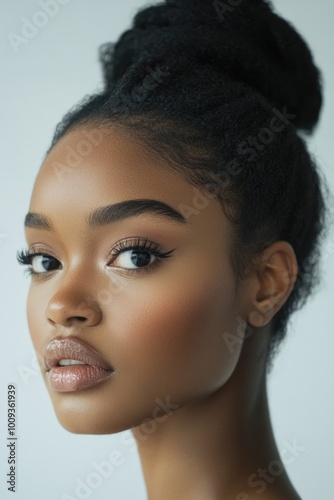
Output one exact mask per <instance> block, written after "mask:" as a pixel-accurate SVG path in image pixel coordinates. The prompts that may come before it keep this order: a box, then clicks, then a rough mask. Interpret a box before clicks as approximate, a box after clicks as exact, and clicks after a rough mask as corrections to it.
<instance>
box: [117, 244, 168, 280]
mask: <svg viewBox="0 0 334 500" xmlns="http://www.w3.org/2000/svg"><path fill="white" fill-rule="evenodd" d="M174 250H175V248H174V249H173V250H170V251H169V252H165V253H163V252H161V248H160V247H159V245H157V244H156V243H152V242H148V241H147V239H145V240H144V241H141V240H140V238H136V239H135V240H132V241H131V240H130V241H129V239H125V240H122V241H120V242H118V243H117V244H116V245H115V247H114V249H113V251H112V256H113V257H114V258H113V259H112V263H115V262H117V265H116V266H115V267H121V268H124V269H126V270H129V271H135V272H139V271H150V270H153V269H154V268H155V267H156V266H157V265H158V264H159V261H161V260H162V259H165V258H167V257H171V255H170V254H171V252H173V251H174ZM152 258H153V259H152Z"/></svg>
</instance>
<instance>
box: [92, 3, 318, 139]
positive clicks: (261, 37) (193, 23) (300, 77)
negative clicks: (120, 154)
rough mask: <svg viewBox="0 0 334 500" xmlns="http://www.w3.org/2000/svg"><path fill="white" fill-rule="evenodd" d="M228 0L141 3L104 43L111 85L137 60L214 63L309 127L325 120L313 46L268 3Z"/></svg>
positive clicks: (181, 65) (186, 68)
mask: <svg viewBox="0 0 334 500" xmlns="http://www.w3.org/2000/svg"><path fill="white" fill-rule="evenodd" d="M234 3H237V2H234ZM226 5H228V6H229V4H226V3H225V2H211V1H207V0H166V1H165V2H162V3H159V4H157V5H154V6H149V7H144V8H143V9H141V10H140V11H139V12H137V14H136V15H135V17H134V19H133V24H132V28H131V29H130V30H127V31H125V32H124V33H123V34H122V35H121V37H120V38H119V40H118V41H117V43H116V44H115V45H112V46H111V45H110V46H109V47H108V45H106V46H103V47H101V50H100V60H101V62H102V64H103V70H104V76H105V81H106V85H107V87H108V86H111V85H113V84H114V83H116V82H117V81H118V80H119V79H120V78H121V77H122V76H123V74H124V73H125V72H126V71H127V69H128V68H129V67H130V66H131V65H132V64H134V63H143V62H144V63H145V62H146V63H148V62H151V63H152V62H154V61H156V62H159V61H165V62H166V61H168V62H169V66H170V67H171V68H173V67H175V68H177V70H178V71H187V72H189V71H191V67H193V65H194V64H197V65H200V64H202V65H207V64H210V65H211V66H213V67H214V68H215V69H216V70H217V78H218V79H219V77H220V75H222V74H224V75H228V76H229V77H230V78H232V79H237V80H239V81H240V80H241V81H243V82H245V83H247V84H248V85H249V86H250V87H252V88H253V89H255V90H257V91H258V92H259V93H261V94H262V95H263V96H265V97H266V98H267V99H268V100H269V101H270V102H271V103H272V104H273V105H275V106H278V107H280V108H281V109H282V108H283V107H286V109H287V112H288V113H289V114H293V115H296V117H295V118H294V119H293V120H292V123H293V124H294V125H295V126H296V127H297V128H300V129H303V130H306V131H309V132H310V131H311V130H312V129H313V127H314V125H315V124H316V123H317V121H318V118H319V113H320V109H321V105H322V89H321V74H320V72H319V70H318V68H317V67H316V66H315V64H314V62H313V58H312V54H311V52H310V50H309V48H308V46H307V44H306V43H305V41H304V40H303V39H302V38H301V36H300V35H299V33H298V32H297V31H296V30H295V29H294V27H293V26H292V25H291V24H289V23H288V22H287V21H285V20H284V19H283V18H281V17H280V16H279V15H278V14H276V13H274V12H273V10H272V7H271V5H270V3H269V2H268V1H265V0H241V1H240V2H239V5H238V6H235V7H230V8H227V7H226ZM223 6H225V7H223ZM185 61H186V64H185Z"/></svg>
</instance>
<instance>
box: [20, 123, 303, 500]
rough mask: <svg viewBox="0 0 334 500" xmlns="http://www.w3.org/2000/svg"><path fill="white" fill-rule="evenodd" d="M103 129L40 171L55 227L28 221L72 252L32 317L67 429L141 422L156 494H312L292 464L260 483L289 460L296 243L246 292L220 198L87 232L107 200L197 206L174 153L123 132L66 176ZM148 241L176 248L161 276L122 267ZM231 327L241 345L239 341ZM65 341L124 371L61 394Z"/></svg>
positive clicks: (44, 239) (35, 236) (256, 270)
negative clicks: (52, 351) (273, 341)
mask: <svg viewBox="0 0 334 500" xmlns="http://www.w3.org/2000/svg"><path fill="white" fill-rule="evenodd" d="M94 128H95V129H96V126H95V127H94V126H93V125H92V126H88V125H85V126H81V127H78V128H77V129H75V130H72V131H70V132H68V133H67V134H66V135H65V136H64V137H63V138H62V139H61V140H60V141H59V142H58V143H57V144H56V145H55V147H54V148H53V149H52V151H51V152H50V153H49V155H48V156H47V157H46V159H45V160H44V162H43V164H42V167H41V169H40V172H39V173H38V176H37V178H36V182H35V185H34V189H33V193H32V197H31V202H30V207H29V211H30V212H39V213H42V214H44V215H46V216H47V217H49V218H50V219H51V221H52V222H53V224H54V225H55V228H56V232H55V233H52V232H50V231H46V230H40V229H32V228H27V229H26V239H27V242H28V245H29V250H33V249H34V248H36V247H38V251H40V250H41V247H42V248H43V251H45V253H46V254H48V255H51V256H54V257H55V258H57V259H58V260H59V268H58V269H57V270H55V271H51V272H49V275H48V276H47V277H38V278H37V279H36V278H32V282H31V286H30V290H29V294H28V302H27V316H28V324H29V330H30V334H31V337H32V341H33V344H34V347H35V350H36V353H37V355H38V358H39V360H40V365H41V370H42V373H43V378H44V381H45V383H46V386H47V389H48V392H49V394H50V397H51V400H52V403H53V406H54V409H55V412H56V415H57V418H58V420H59V422H60V424H61V425H62V426H63V427H64V428H65V429H67V430H68V431H69V432H72V433H79V434H80V433H81V434H86V433H87V434H109V433H117V432H120V431H123V430H126V429H132V433H133V435H134V437H135V438H136V442H137V445H138V451H139V453H140V458H141V463H142V468H143V473H144V478H145V482H146V486H147V492H148V498H149V500H172V499H173V500H174V499H182V500H190V499H191V500H197V499H198V500H204V499H205V500H218V499H219V500H221V499H234V500H249V499H256V498H259V499H260V500H264V499H271V500H274V499H284V500H286V499H299V498H300V497H299V496H298V495H297V493H296V492H295V490H294V488H293V486H292V485H291V483H290V481H289V478H288V476H287V474H286V472H285V470H284V472H283V473H282V474H280V475H278V476H275V477H274V479H273V476H272V475H270V474H269V477H270V480H264V479H263V478H262V481H264V483H265V490H264V491H263V492H261V493H259V491H261V490H260V488H259V486H258V485H257V486H256V487H254V486H250V485H249V484H248V482H247V481H248V478H249V476H250V475H251V474H254V473H256V472H257V469H258V468H259V467H260V468H264V469H268V464H270V462H272V461H273V460H281V457H280V456H279V454H278V451H277V447H276V444H275V440H274V437H273V434H272V428H271V422H270V417H269V412H268V402H267V394H266V381H265V372H264V359H265V358H264V355H265V350H266V346H267V341H268V335H269V322H270V320H271V318H272V317H273V316H274V314H276V312H277V311H278V310H279V309H280V308H281V307H282V305H283V304H284V302H285V301H286V300H287V298H288V296H289V294H290V292H291V289H292V286H293V283H294V280H295V277H296V274H297V263H296V258H295V254H294V251H293V249H292V248H291V246H290V245H289V244H288V243H286V242H284V241H278V242H275V243H274V244H272V245H271V246H269V247H267V248H266V249H265V250H264V251H263V252H262V254H261V255H260V256H259V260H258V263H257V265H256V266H254V267H253V268H252V269H250V271H249V273H248V275H247V277H246V278H245V279H244V280H243V281H242V282H241V283H240V284H239V286H238V287H236V279H235V276H234V273H233V270H232V266H231V262H230V255H231V253H230V252H231V251H232V250H231V249H232V248H233V240H232V228H231V226H230V223H229V222H228V220H227V219H226V217H225V215H224V212H223V210H222V208H221V205H220V204H219V202H218V201H216V200H215V199H214V198H213V197H212V196H211V197H208V203H207V205H206V206H205V208H203V209H201V210H199V211H198V213H197V214H196V215H194V214H192V215H191V216H189V217H188V219H189V223H188V224H181V223H178V222H174V221H172V220H171V221H168V220H166V219H162V218H160V217H159V216H156V215H151V214H141V215H137V216H134V217H130V218H127V219H124V220H122V221H118V222H116V223H113V224H109V225H108V226H105V227H101V228H97V229H94V230H92V229H88V227H87V226H86V223H85V217H86V216H87V215H88V213H89V212H90V211H91V210H93V209H95V208H97V207H101V206H105V205H108V204H111V203H117V202H119V201H123V200H127V199H141V198H151V199H156V200H161V201H163V202H165V203H167V204H169V205H171V206H172V207H174V208H175V209H176V210H178V211H181V210H180V208H179V207H181V206H182V205H181V204H186V205H188V206H189V207H192V206H194V196H195V190H194V187H193V186H192V185H191V184H190V183H188V182H187V181H185V180H184V179H183V178H181V176H180V175H179V174H178V173H176V172H175V171H172V170H171V169H170V168H168V164H167V163H166V161H165V160H162V159H158V158H156V157H155V158H154V155H152V154H150V153H149V151H148V150H147V148H145V147H144V146H143V145H141V144H140V143H139V142H138V141H136V140H134V139H130V138H129V137H128V136H127V135H126V134H124V133H122V134H121V133H120V131H119V130H117V131H116V130H115V129H112V128H111V129H110V130H109V132H108V133H104V134H103V142H101V143H100V144H99V146H98V147H97V146H95V147H93V149H92V151H91V152H90V154H88V155H82V156H81V159H80V162H79V164H78V165H77V166H75V167H66V169H65V170H63V172H62V175H61V176H59V163H60V164H62V165H66V163H67V162H68V154H69V148H73V149H74V150H77V149H78V144H79V142H80V141H82V140H86V141H87V138H86V136H84V135H83V132H84V131H86V132H88V131H91V130H93V129H94ZM57 162H59V163H57ZM57 169H58V170H57ZM57 172H58V174H57ZM137 236H140V237H141V238H148V240H149V241H152V242H154V243H158V244H160V246H161V249H162V251H163V252H166V251H169V250H172V249H173V248H175V250H174V252H173V253H172V256H171V257H170V258H168V259H164V260H162V261H161V262H160V264H159V265H158V266H157V267H156V268H155V269H154V270H153V271H152V272H149V273H145V272H144V271H143V272H140V273H135V272H133V271H131V270H127V271H126V270H124V267H125V266H128V263H129V262H130V260H129V259H130V254H131V251H127V252H126V253H123V254H121V255H119V256H118V257H117V259H116V261H114V262H113V263H112V264H110V258H108V255H110V251H111V250H112V248H113V247H114V245H115V244H116V242H117V241H119V240H120V239H123V238H131V237H137ZM126 256H127V257H126ZM120 259H121V260H120ZM153 260H155V258H154V257H152V261H153ZM35 266H36V263H35ZM117 266H123V269H122V268H120V267H118V268H117ZM38 270H40V269H38ZM237 318H239V321H238V320H237ZM240 318H242V319H243V320H244V321H245V322H246V321H248V324H249V325H250V326H251V327H252V328H253V333H252V334H251V335H249V336H246V337H247V338H242V337H240ZM238 329H239V330H238ZM238 332H239V334H238ZM224 333H225V334H226V333H229V334H230V335H232V336H233V337H232V338H234V339H236V342H235V343H233V348H232V349H231V347H229V344H228V342H226V338H225V336H224ZM238 335H239V337H238ZM56 336H61V337H64V338H65V337H71V336H74V337H77V338H80V339H82V340H83V341H85V342H86V343H87V344H88V345H89V346H91V347H92V348H94V349H95V350H97V351H98V352H99V353H101V354H102V355H103V357H104V358H105V359H107V360H108V361H109V362H110V364H111V365H112V366H113V368H114V369H115V373H114V376H113V377H112V378H111V379H109V380H106V381H104V382H102V383H100V384H98V385H97V386H95V387H93V388H89V389H86V390H81V391H76V392H65V393H64V392H56V391H54V390H53V389H52V388H50V386H49V385H48V383H47V380H46V375H45V369H44V366H43V359H42V356H43V352H44V348H45V346H46V345H47V344H48V343H49V342H50V341H51V340H52V339H53V338H54V337H56ZM157 401H163V402H166V401H167V402H168V401H169V402H170V404H171V405H174V406H173V410H172V411H167V410H163V409H161V407H159V405H158V404H157ZM153 418H154V419H156V420H152V419H153ZM267 477H268V476H267Z"/></svg>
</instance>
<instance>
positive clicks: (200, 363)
mask: <svg viewBox="0 0 334 500" xmlns="http://www.w3.org/2000/svg"><path fill="white" fill-rule="evenodd" d="M131 295H132V294H131ZM127 303H128V304H131V309H130V310H129V309H128V311H127V314H125V311H124V313H122V310H123V306H124V307H125V302H124V304H123V306H122V305H121V304H118V306H119V307H118V314H119V315H118V318H124V320H123V321H122V324H118V326H117V328H116V329H115V330H114V332H118V333H120V332H122V339H117V336H116V337H114V342H115V344H118V345H117V347H118V349H117V351H118V354H119V355H120V356H118V360H119V367H120V370H122V377H123V376H124V377H125V378H127V377H128V381H129V384H130V379H131V377H132V384H133V383H134V384H137V383H138V386H141V388H145V393H146V395H148V394H149V392H151V394H152V398H154V397H155V396H158V395H159V396H161V397H163V396H166V395H172V394H173V397H174V400H175V398H176V399H177V398H179V400H180V401H181V400H182V401H183V402H185V399H187V398H189V399H192V398H194V397H196V396H197V397H200V396H203V395H206V394H209V393H211V392H213V391H215V390H217V389H218V388H219V387H220V386H221V385H222V384H224V383H225V382H226V380H227V379H228V378H229V376H230V375H231V373H232V372H233V369H234V367H235V364H236V361H237V358H238V349H236V350H235V352H233V354H232V353H231V351H230V350H229V349H228V346H227V345H226V342H225V341H224V338H223V333H224V332H226V331H231V330H232V328H233V327H234V325H235V318H236V316H237V315H238V313H237V311H236V308H235V307H236V306H235V295H234V289H233V282H232V280H231V279H226V278H225V280H224V278H222V276H217V275H216V276H214V275H213V273H212V274H211V276H210V275H207V274H206V275H204V274H202V275H201V274H200V273H192V276H189V275H188V279H187V280H182V281H181V280H173V282H169V283H168V282H166V281H165V282H162V283H160V284H157V285H156V286H155V287H154V286H151V287H150V288H149V287H147V289H146V287H141V290H140V293H139V291H138V293H137V295H136V296H135V295H133V296H131V297H129V296H128V297H127ZM114 314H116V313H114ZM115 349H116V345H115ZM135 373H137V374H138V377H136V378H135V379H134V377H133V375H134V374H135ZM138 390H139V388H138Z"/></svg>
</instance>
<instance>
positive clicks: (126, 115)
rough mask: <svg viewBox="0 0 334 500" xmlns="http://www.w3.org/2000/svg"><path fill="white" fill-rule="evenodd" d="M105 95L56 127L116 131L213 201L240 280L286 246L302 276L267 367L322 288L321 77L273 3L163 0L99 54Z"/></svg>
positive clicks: (275, 332)
mask: <svg viewBox="0 0 334 500" xmlns="http://www.w3.org/2000/svg"><path fill="white" fill-rule="evenodd" d="M99 56H100V61H101V63H102V66H103V74H104V88H103V90H102V91H99V92H96V93H94V94H90V95H88V96H84V98H83V99H82V100H81V101H80V102H79V103H78V104H77V105H75V106H74V107H73V108H71V109H70V110H69V111H68V112H67V114H66V115H65V116H64V117H63V119H62V121H61V122H60V123H59V124H58V125H57V127H56V129H55V133H54V137H53V140H52V143H51V146H50V148H49V150H48V151H47V154H48V153H49V151H50V150H51V149H52V148H53V146H54V145H55V144H56V143H57V141H59V139H60V138H61V137H62V136H63V135H64V134H66V133H67V132H68V131H69V130H71V129H73V128H74V127H77V126H80V125H84V124H89V125H91V124H95V125H99V126H101V125H102V126H107V127H113V126H115V127H117V129H118V130H121V131H122V132H124V133H125V134H128V135H129V137H130V138H136V139H139V140H140V141H142V142H143V143H144V144H145V145H146V146H147V147H148V148H149V150H150V151H151V152H152V154H157V155H159V156H160V157H161V156H162V157H163V158H165V159H166V160H168V165H169V166H170V168H172V169H174V170H176V171H177V172H179V173H180V174H181V175H182V176H183V177H184V178H185V179H186V180H187V181H189V182H190V183H192V184H193V185H194V186H197V187H200V188H202V189H204V190H205V191H206V193H207V194H208V196H211V197H212V196H214V197H215V198H216V199H217V200H219V202H220V203H221V205H222V208H223V210H224V212H225V214H226V215H227V217H228V218H229V220H230V221H231V226H232V228H233V233H234V237H235V238H234V251H233V252H231V262H232V265H233V269H234V271H235V275H236V281H237V282H239V280H241V279H242V277H243V276H244V275H245V270H247V268H248V265H249V264H250V263H251V262H252V259H253V257H254V256H256V255H257V253H258V252H259V251H261V250H262V249H264V247H266V246H267V245H269V244H271V243H272V242H274V241H277V240H285V241H287V242H289V243H290V244H291V245H292V247H293V248H294V251H295V253H296V257H297V261H298V267H299V273H298V278H297V281H296V283H295V285H294V288H293V290H292V292H291V294H290V296H289V298H288V300H287V302H286V303H285V304H284V306H283V307H282V308H281V309H280V311H279V312H278V313H277V314H276V315H275V316H274V317H273V319H272V321H271V325H272V329H271V330H272V331H271V334H270V339H269V344H268V351H267V358H266V369H267V371H270V369H271V365H272V359H273V357H274V355H275V354H276V352H277V348H278V346H279V344H280V342H281V341H282V339H283V338H284V337H285V335H286V329H287V321H288V318H289V316H290V315H291V313H292V312H294V311H295V310H297V309H299V308H300V307H301V306H302V305H303V304H304V303H305V300H306V299H307V298H308V296H309V295H310V293H311V291H313V290H314V288H315V285H316V284H318V282H319V269H318V262H319V247H320V242H321V237H322V235H323V232H324V228H325V226H326V224H325V214H326V207H325V201H324V200H325V197H324V189H326V186H325V184H324V183H323V180H322V175H321V173H320V172H318V170H317V165H316V163H315V161H314V160H313V159H312V158H311V155H310V153H309V152H308V149H307V146H306V141H305V139H306V137H304V138H303V134H304V135H305V136H306V135H309V134H310V133H311V132H312V131H313V129H314V127H315V125H316V123H317V121H318V119H319V114H320V110H321V106H322V88H321V87H322V84H321V74H320V72H319V70H318V68H317V67H316V66H315V64H314V62H313V58H312V54H311V53H310V50H309V48H308V46H307V45H306V43H305V42H304V40H303V39H302V38H301V36H300V35H299V34H298V33H297V32H296V30H295V29H294V27H293V26H292V25H291V24H289V23H288V22H287V21H285V20H284V19H282V18H281V17H280V16H279V15H278V14H276V13H274V11H273V7H272V5H271V4H270V2H269V1H265V0H239V1H235V0H234V1H233V2H232V1H229V2H219V1H217V0H215V1H214V2H211V1H206V0H166V1H164V2H160V3H157V4H155V5H146V6H145V7H143V8H142V9H141V10H139V11H138V12H137V14H136V15H135V16H134V19H133V22H132V26H131V29H129V30H127V31H125V32H124V33H123V34H122V35H121V36H120V38H119V40H118V41H117V43H106V44H104V45H102V46H101V47H100V49H99Z"/></svg>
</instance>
